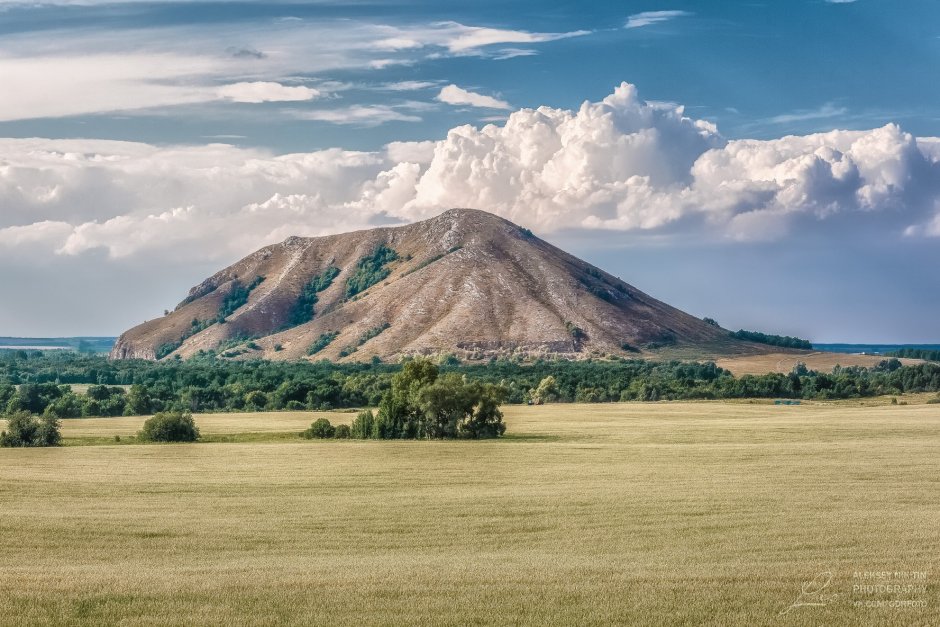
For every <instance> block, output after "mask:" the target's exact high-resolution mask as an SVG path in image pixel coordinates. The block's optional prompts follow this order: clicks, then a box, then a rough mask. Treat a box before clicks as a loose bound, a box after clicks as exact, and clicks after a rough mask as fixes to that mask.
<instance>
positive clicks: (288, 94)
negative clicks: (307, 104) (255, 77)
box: [218, 81, 320, 103]
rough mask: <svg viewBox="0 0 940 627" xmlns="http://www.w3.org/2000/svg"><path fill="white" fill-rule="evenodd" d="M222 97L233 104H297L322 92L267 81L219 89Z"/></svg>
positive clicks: (300, 86)
mask: <svg viewBox="0 0 940 627" xmlns="http://www.w3.org/2000/svg"><path fill="white" fill-rule="evenodd" d="M218 94H219V96H220V97H222V98H225V99H227V100H231V101H233V102H250V103H260V102H297V101H301V100H313V99H314V98H316V97H318V96H319V95H320V92H319V91H317V90H316V89H313V88H310V87H304V86H302V85H297V86H290V85H281V84H280V83H272V82H266V81H255V82H251V83H233V84H231V85H223V86H222V87H219V90H218Z"/></svg>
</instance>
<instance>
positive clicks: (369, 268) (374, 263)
mask: <svg viewBox="0 0 940 627" xmlns="http://www.w3.org/2000/svg"><path fill="white" fill-rule="evenodd" d="M396 259H398V253H397V252H395V251H394V250H392V249H391V248H389V247H388V246H385V245H384V244H383V245H381V246H379V247H378V248H376V249H375V250H374V251H373V252H372V254H371V255H368V256H366V257H363V258H362V259H360V260H359V262H358V263H357V264H356V268H355V270H353V273H352V275H351V276H350V277H349V278H348V279H347V280H346V298H352V297H353V296H355V295H356V294H359V293H360V292H364V291H366V290H367V289H369V288H370V287H372V286H373V285H375V284H376V283H378V282H379V281H381V280H383V279H385V278H386V277H387V276H388V275H389V274H390V273H391V271H390V270H389V269H388V268H387V267H386V266H387V265H388V264H390V263H391V262H393V261H395V260H396Z"/></svg>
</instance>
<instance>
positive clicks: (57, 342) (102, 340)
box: [0, 336, 117, 353]
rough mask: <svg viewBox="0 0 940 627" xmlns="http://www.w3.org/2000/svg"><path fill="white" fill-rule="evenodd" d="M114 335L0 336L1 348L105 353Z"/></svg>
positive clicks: (110, 346) (112, 341)
mask: <svg viewBox="0 0 940 627" xmlns="http://www.w3.org/2000/svg"><path fill="white" fill-rule="evenodd" d="M116 340H117V338H116V337H5V336H0V351H3V350H42V351H46V350H76V351H80V352H83V353H107V352H109V351H110V350H111V348H112V347H113V346H114V342H115V341H116Z"/></svg>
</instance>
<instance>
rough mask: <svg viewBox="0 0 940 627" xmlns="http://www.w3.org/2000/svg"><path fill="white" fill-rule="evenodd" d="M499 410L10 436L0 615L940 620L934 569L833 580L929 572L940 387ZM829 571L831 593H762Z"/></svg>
mask: <svg viewBox="0 0 940 627" xmlns="http://www.w3.org/2000/svg"><path fill="white" fill-rule="evenodd" d="M507 414H508V422H509V427H510V432H511V433H512V434H513V436H512V437H510V438H507V439H505V440H503V441H498V442H351V441H330V442H309V441H299V440H293V439H288V440H284V441H280V442H271V443H264V442H260V443H233V444H190V445H151V446H85V447H66V448H59V449H36V450H3V451H2V452H0V512H2V515H0V534H2V535H0V537H2V542H0V574H2V588H0V622H2V623H4V624H26V623H59V624H80V623H89V624H102V623H117V622H120V623H122V624H127V625H138V624H155V623H159V624H178V625H183V624H217V625H230V624H281V623H285V624H298V625H300V624H323V625H359V624H435V625H468V624H506V625H509V624H521V623H529V624H559V625H588V624H597V625H602V624H611V623H620V624H671V625H683V624H710V625H735V624H747V625H770V624H795V625H802V624H807V625H808V624H814V625H815V624H819V625H824V624H826V625H834V624H872V625H874V624H886V623H896V624H915V625H929V624H940V609H938V604H937V601H938V597H937V593H936V581H935V579H929V580H928V581H927V585H928V591H927V592H926V593H920V594H917V595H914V597H915V598H918V599H924V600H927V602H928V606H927V607H926V608H907V609H896V608H880V609H873V608H864V607H862V608H856V607H854V606H853V602H854V601H858V600H861V601H865V600H870V599H873V598H887V597H884V596H882V597H877V596H875V597H869V596H864V595H860V594H858V593H855V594H853V592H852V584H853V579H852V573H853V572H854V571H875V570H878V571H882V570H891V571H914V570H917V571H928V572H929V577H931V578H933V577H936V574H937V571H938V569H937V566H938V565H940V564H938V561H940V531H938V527H937V523H936V521H937V518H938V515H940V507H938V505H937V498H936V496H937V493H938V479H937V478H938V477H940V455H938V453H940V429H938V427H940V406H938V405H923V404H920V405H910V406H900V407H892V406H883V405H882V406H877V405H875V404H873V403H853V404H847V403H841V404H832V405H824V404H805V405H802V406H799V407H776V406H773V405H767V404H758V403H753V404H749V403H663V404H652V405H649V404H624V405H550V406H545V407H512V408H509V410H508V412H507ZM351 417H352V415H351V414H338V415H335V416H333V418H335V419H336V420H334V421H345V420H349V419H350V418H351ZM312 419H313V417H312V415H311V414H275V415H254V416H251V415H245V414H242V415H226V416H200V417H197V422H198V423H199V424H200V426H201V428H202V429H203V432H204V433H207V434H224V433H232V434H234V433H242V432H243V431H240V430H245V429H249V430H254V431H259V430H267V429H269V428H270V429H274V428H275V427H274V424H275V423H274V422H273V421H280V422H279V423H278V426H277V427H276V428H277V429H282V428H283V429H285V433H287V432H294V431H298V430H299V429H300V428H302V427H303V426H306V425H307V424H309V422H310V421H311V420H312ZM133 420H134V419H102V420H96V421H91V420H82V421H73V422H69V423H68V426H67V427H66V433H67V435H68V436H69V437H71V436H73V435H80V436H81V437H108V436H110V435H112V434H113V433H114V430H115V429H116V428H118V426H119V425H122V426H121V427H120V428H124V429H130V430H133V429H135V424H134V423H133ZM137 420H139V419H137ZM77 423H82V424H81V425H80V426H79V425H77ZM269 433H272V434H273V433H276V432H269ZM826 570H828V571H831V572H832V574H833V578H832V583H831V585H830V587H829V589H828V591H830V592H831V593H832V594H835V595H837V596H836V598H835V599H829V600H828V602H827V604H826V605H825V606H818V607H800V608H796V609H794V610H793V611H792V612H790V613H789V614H788V615H786V616H784V617H781V616H779V613H780V612H781V611H782V610H784V609H785V608H786V607H787V606H789V605H790V604H791V603H792V602H793V601H794V600H796V598H797V596H798V595H799V593H800V589H801V585H802V584H803V582H805V581H809V580H810V579H812V578H813V576H814V575H816V574H817V573H819V572H821V571H826ZM891 596H893V595H891ZM910 596H911V595H907V596H905V598H910Z"/></svg>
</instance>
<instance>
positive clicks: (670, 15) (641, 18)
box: [624, 11, 692, 28]
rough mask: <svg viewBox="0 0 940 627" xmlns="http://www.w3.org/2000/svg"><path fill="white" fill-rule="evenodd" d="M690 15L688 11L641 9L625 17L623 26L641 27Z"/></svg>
mask: <svg viewBox="0 0 940 627" xmlns="http://www.w3.org/2000/svg"><path fill="white" fill-rule="evenodd" d="M689 15H692V14H691V13H689V12H688V11H643V12H642V13H635V14H634V15H631V16H630V17H628V18H627V23H626V24H624V28H642V27H643V26H650V25H651V24H659V23H660V22H666V21H668V20H672V19H675V18H677V17H687V16H689Z"/></svg>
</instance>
